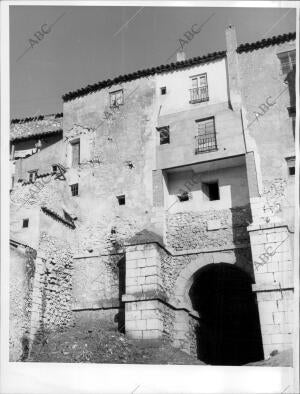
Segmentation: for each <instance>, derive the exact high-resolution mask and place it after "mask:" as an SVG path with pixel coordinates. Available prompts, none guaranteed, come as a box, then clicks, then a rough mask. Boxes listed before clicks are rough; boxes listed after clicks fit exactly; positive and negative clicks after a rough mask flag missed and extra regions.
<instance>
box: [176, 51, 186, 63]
mask: <svg viewBox="0 0 300 394" xmlns="http://www.w3.org/2000/svg"><path fill="white" fill-rule="evenodd" d="M184 60H186V55H185V52H183V51H179V52H177V54H176V61H177V62H182V61H184Z"/></svg>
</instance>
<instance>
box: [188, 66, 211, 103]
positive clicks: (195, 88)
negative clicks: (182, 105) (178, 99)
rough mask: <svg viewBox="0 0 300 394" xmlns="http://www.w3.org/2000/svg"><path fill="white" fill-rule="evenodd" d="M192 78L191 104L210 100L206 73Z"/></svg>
mask: <svg viewBox="0 0 300 394" xmlns="http://www.w3.org/2000/svg"><path fill="white" fill-rule="evenodd" d="M191 80H192V89H190V104H194V103H201V102H203V101H208V100H209V97H208V85H207V75H206V73H205V74H200V75H196V76H194V77H191Z"/></svg>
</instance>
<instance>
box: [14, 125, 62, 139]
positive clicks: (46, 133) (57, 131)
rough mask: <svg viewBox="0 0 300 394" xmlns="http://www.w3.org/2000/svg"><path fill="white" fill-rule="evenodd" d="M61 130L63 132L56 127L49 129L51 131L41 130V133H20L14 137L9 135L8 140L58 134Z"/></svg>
mask: <svg viewBox="0 0 300 394" xmlns="http://www.w3.org/2000/svg"><path fill="white" fill-rule="evenodd" d="M62 132H63V130H62V129H61V128H60V129H57V130H51V131H46V132H42V133H36V134H28V135H20V136H16V137H11V138H10V141H11V142H19V141H24V140H29V139H35V138H40V137H44V136H45V135H46V136H51V135H54V134H59V133H62Z"/></svg>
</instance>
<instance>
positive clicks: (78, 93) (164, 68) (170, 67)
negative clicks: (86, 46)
mask: <svg viewBox="0 0 300 394" xmlns="http://www.w3.org/2000/svg"><path fill="white" fill-rule="evenodd" d="M224 57H226V51H219V52H214V53H210V54H208V55H206V56H201V57H200V56H199V57H194V58H191V59H187V60H183V61H181V62H176V63H170V64H166V65H161V66H158V67H153V68H148V69H144V70H140V71H136V72H134V73H131V74H127V75H120V76H118V77H116V78H114V79H112V80H111V79H107V80H105V81H102V82H98V83H96V84H93V85H88V86H87V87H85V88H82V89H78V90H75V91H73V92H69V93H67V94H65V95H64V96H63V97H62V99H63V101H64V102H67V101H71V100H74V99H76V98H78V97H83V96H86V95H87V94H90V93H94V92H96V91H99V90H102V89H105V88H107V87H110V86H113V85H115V84H119V83H123V82H129V81H134V80H136V79H140V78H143V77H147V76H150V75H155V74H162V73H165V72H170V71H175V70H180V69H183V68H188V67H192V66H195V65H198V64H202V63H207V62H212V61H215V60H218V59H222V58H224Z"/></svg>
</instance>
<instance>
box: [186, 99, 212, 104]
mask: <svg viewBox="0 0 300 394" xmlns="http://www.w3.org/2000/svg"><path fill="white" fill-rule="evenodd" d="M206 101H209V97H207V98H203V99H197V100H190V101H189V103H190V104H197V103H205V102H206Z"/></svg>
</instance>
